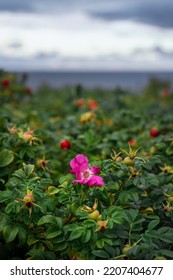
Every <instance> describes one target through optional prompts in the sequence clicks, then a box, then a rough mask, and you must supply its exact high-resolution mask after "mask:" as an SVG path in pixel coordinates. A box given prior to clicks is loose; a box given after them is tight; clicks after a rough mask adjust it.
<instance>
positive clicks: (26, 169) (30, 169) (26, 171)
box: [24, 164, 35, 176]
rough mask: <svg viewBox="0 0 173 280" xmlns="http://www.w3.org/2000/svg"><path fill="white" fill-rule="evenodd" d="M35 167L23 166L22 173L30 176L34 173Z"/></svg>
mask: <svg viewBox="0 0 173 280" xmlns="http://www.w3.org/2000/svg"><path fill="white" fill-rule="evenodd" d="M34 168H35V166H34V165H33V164H28V165H24V171H25V173H26V175H27V176H30V175H31V174H32V173H33V172H34Z"/></svg>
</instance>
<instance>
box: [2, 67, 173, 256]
mask: <svg viewBox="0 0 173 280" xmlns="http://www.w3.org/2000/svg"><path fill="white" fill-rule="evenodd" d="M0 104H1V106H0V246H1V250H0V259H93V260H94V259H109V260H110V259H114V260H116V259H121V260H123V259H125V260H135V259H138V260H146V259H147V260H152V259H173V162H172V159H173V114H172V112H173V95H172V93H171V90H170V88H169V83H168V82H162V81H158V80H156V79H152V80H151V81H150V83H149V85H148V87H147V88H146V89H145V90H144V91H143V92H141V93H139V94H133V93H130V92H127V91H124V90H122V89H120V88H116V89H115V90H113V91H106V90H100V89H93V90H87V89H83V88H82V87H81V86H77V87H76V88H75V87H74V88H64V89H51V88H48V87H46V86H44V87H41V88H40V89H39V90H37V91H36V92H32V90H31V88H29V87H26V86H25V84H24V82H23V81H22V79H19V77H17V76H15V75H13V74H9V73H5V72H3V71H1V73H0ZM79 155H80V156H79ZM81 155H82V156H81ZM77 156H78V161H76V157H77ZM79 159H80V160H81V159H85V162H84V163H82V165H80V163H79ZM72 160H73V161H72ZM75 164H76V165H75ZM82 166H83V167H82ZM71 171H72V172H71ZM92 172H93V173H92ZM95 174H97V175H96V176H98V177H99V179H98V178H95V177H96V176H95ZM92 176H93V177H92ZM91 177H92V180H89V179H90V178H91ZM84 179H85V180H84ZM76 181H77V182H76ZM103 182H104V185H103Z"/></svg>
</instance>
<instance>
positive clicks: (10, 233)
mask: <svg viewBox="0 0 173 280" xmlns="http://www.w3.org/2000/svg"><path fill="white" fill-rule="evenodd" d="M18 230H19V229H18V227H14V228H12V227H11V226H6V227H5V228H4V229H3V237H4V239H5V241H6V242H7V243H9V242H11V241H13V240H14V239H15V238H16V236H17V234H18Z"/></svg>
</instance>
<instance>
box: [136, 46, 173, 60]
mask: <svg viewBox="0 0 173 280" xmlns="http://www.w3.org/2000/svg"><path fill="white" fill-rule="evenodd" d="M148 54H156V55H158V56H159V57H160V58H164V59H169V58H170V59H173V50H172V51H168V50H165V49H163V48H161V47H160V46H155V47H152V48H136V49H135V50H134V51H133V52H132V55H133V56H135V55H139V56H140V55H141V56H143V55H148Z"/></svg>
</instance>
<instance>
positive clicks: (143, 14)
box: [0, 0, 173, 28]
mask: <svg viewBox="0 0 173 280" xmlns="http://www.w3.org/2000/svg"><path fill="white" fill-rule="evenodd" d="M0 11H1V12H2V11H10V12H14V13H16V12H25V13H27V12H28V13H30V12H33V13H43V14H48V13H50V14H59V13H61V14H63V13H64V14H65V13H68V12H69V11H70V12H72V11H73V12H77V11H80V12H83V13H86V14H87V15H88V16H90V17H93V18H100V19H102V20H105V21H116V20H120V19H122V20H126V19H130V20H133V21H137V22H142V23H147V24H150V25H154V26H158V27H162V28H173V16H172V15H173V1H172V0H164V1H163V0H152V1H151V0H116V1H115V0H107V1H105V0H94V1H93V0H62V1H57V0H49V1H48V0H30V1H22V0H5V1H4V0H0Z"/></svg>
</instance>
